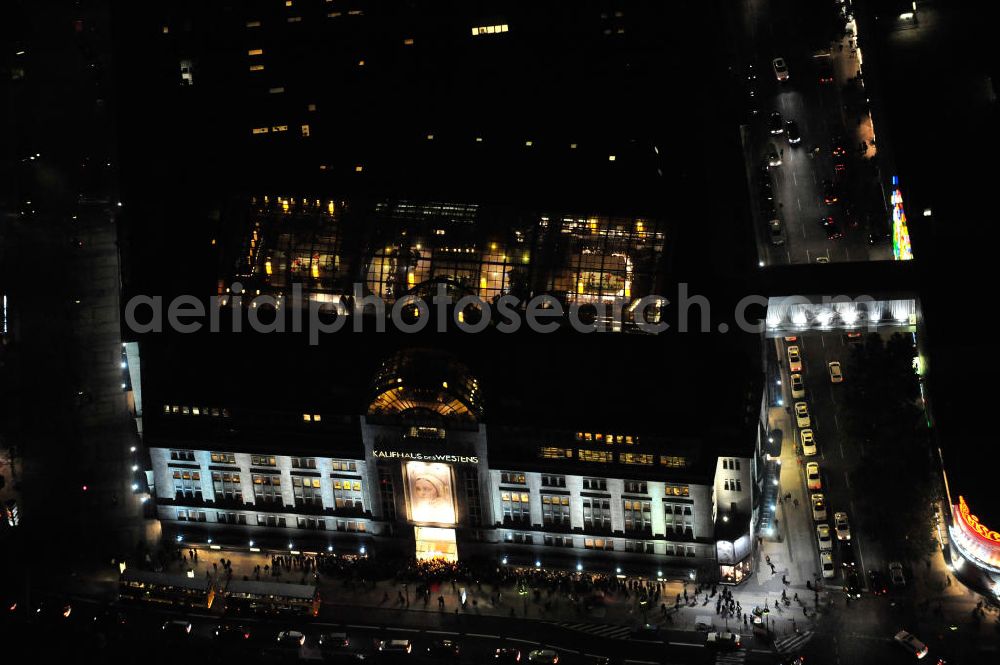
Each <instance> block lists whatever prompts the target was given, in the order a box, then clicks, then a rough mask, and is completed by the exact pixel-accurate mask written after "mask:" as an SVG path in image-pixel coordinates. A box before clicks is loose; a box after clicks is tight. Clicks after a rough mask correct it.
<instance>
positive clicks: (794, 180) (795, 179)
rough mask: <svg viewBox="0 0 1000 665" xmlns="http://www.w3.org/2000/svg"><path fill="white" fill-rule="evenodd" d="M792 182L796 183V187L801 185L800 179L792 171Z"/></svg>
mask: <svg viewBox="0 0 1000 665" xmlns="http://www.w3.org/2000/svg"><path fill="white" fill-rule="evenodd" d="M792 182H794V183H795V184H796V185H798V184H799V179H798V178H796V177H795V171H792Z"/></svg>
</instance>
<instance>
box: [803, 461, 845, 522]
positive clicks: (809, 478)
mask: <svg viewBox="0 0 1000 665" xmlns="http://www.w3.org/2000/svg"><path fill="white" fill-rule="evenodd" d="M806 486H807V487H808V488H809V490H810V491H817V492H818V491H819V490H821V489H823V481H822V479H821V478H820V477H819V462H808V463H807V464H806ZM838 514H839V513H838Z"/></svg>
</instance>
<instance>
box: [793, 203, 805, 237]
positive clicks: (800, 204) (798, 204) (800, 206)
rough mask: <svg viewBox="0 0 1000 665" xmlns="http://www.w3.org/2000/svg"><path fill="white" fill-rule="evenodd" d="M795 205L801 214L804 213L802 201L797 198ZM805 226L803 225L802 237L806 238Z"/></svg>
mask: <svg viewBox="0 0 1000 665" xmlns="http://www.w3.org/2000/svg"><path fill="white" fill-rule="evenodd" d="M795 205H797V206H798V207H799V212H802V199H800V198H799V197H797V196H796V197H795ZM805 228H806V227H805V224H803V225H802V236H803V237H805Z"/></svg>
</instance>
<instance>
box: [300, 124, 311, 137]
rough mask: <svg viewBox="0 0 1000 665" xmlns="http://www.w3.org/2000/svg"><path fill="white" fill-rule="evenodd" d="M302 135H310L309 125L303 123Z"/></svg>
mask: <svg viewBox="0 0 1000 665" xmlns="http://www.w3.org/2000/svg"><path fill="white" fill-rule="evenodd" d="M302 136H309V125H302Z"/></svg>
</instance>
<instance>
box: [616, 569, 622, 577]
mask: <svg viewBox="0 0 1000 665" xmlns="http://www.w3.org/2000/svg"><path fill="white" fill-rule="evenodd" d="M615 572H616V573H618V574H619V575H621V574H622V569H621V567H618V568H615Z"/></svg>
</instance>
